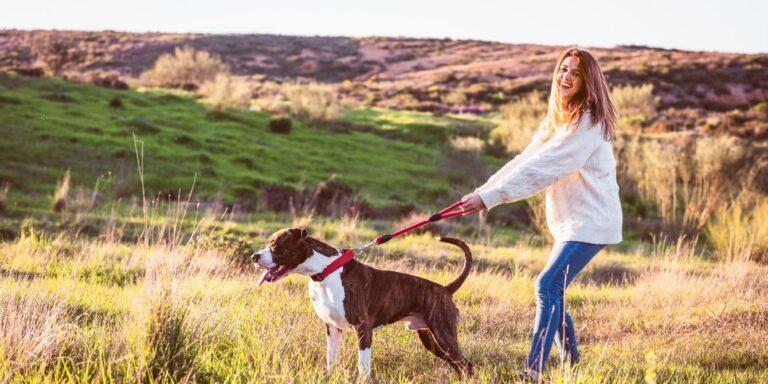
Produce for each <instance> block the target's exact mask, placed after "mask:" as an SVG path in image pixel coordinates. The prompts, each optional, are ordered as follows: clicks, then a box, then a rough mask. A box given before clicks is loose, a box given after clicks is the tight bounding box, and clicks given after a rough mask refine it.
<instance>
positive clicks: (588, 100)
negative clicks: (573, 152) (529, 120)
mask: <svg viewBox="0 0 768 384" xmlns="http://www.w3.org/2000/svg"><path fill="white" fill-rule="evenodd" d="M568 57H573V58H575V59H576V62H577V63H578V64H579V69H580V70H581V73H582V74H583V75H582V76H583V79H584V86H583V87H582V89H581V90H580V91H579V93H578V94H576V95H574V96H573V97H572V98H571V100H569V101H566V100H563V97H562V94H561V93H560V87H559V86H558V84H557V77H558V72H559V70H560V65H561V64H562V63H563V61H565V59H566V58H568ZM588 110H589V111H591V115H592V124H594V125H597V124H602V126H603V137H604V138H605V140H607V141H613V140H614V139H615V138H616V125H617V122H618V115H619V113H618V111H617V109H616V105H615V104H614V103H613V99H612V98H611V92H610V90H609V89H608V83H606V81H605V77H604V76H603V71H602V70H600V65H599V64H597V60H596V59H595V57H594V56H592V54H591V53H589V52H588V51H586V50H583V49H579V48H568V49H566V50H565V52H563V54H562V55H560V59H559V60H558V61H557V65H555V71H554V73H553V75H552V88H551V91H550V93H549V107H548V110H547V117H546V118H545V119H544V121H543V122H542V125H541V129H542V130H543V131H544V137H545V138H546V140H549V139H550V138H551V137H552V136H554V134H555V130H556V129H557V127H559V126H561V125H563V124H566V123H568V124H571V123H578V122H579V121H580V120H581V118H582V117H583V116H584V113H585V112H586V111H588Z"/></svg>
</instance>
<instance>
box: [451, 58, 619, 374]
mask: <svg viewBox="0 0 768 384" xmlns="http://www.w3.org/2000/svg"><path fill="white" fill-rule="evenodd" d="M617 115H618V113H617V111H616V107H615V106H614V104H613V101H612V100H611V96H610V91H609V89H608V85H607V84H606V81H605V77H604V76H603V72H602V71H601V70H600V66H599V65H598V63H597V60H595V58H594V57H593V56H592V54H590V53H589V52H587V51H586V50H583V49H578V48H569V49H567V50H566V51H565V52H564V53H563V54H562V55H561V57H560V59H559V60H558V61H557V65H556V66H555V71H554V74H553V76H552V88H551V92H550V96H549V108H548V111H547V116H546V117H545V119H544V121H543V122H542V123H541V125H540V127H539V129H538V131H537V132H536V134H535V135H534V136H533V139H532V141H531V143H530V144H529V145H528V146H527V147H526V148H525V150H524V151H523V152H522V153H521V154H519V155H518V156H516V157H515V158H514V159H512V160H511V161H510V162H508V163H507V164H506V165H504V167H502V168H501V169H500V170H499V171H498V172H496V174H494V175H493V176H491V178H490V179H488V181H487V182H486V183H485V184H483V185H482V186H481V187H479V188H477V189H476V190H475V192H473V193H471V194H469V195H467V196H464V198H462V201H463V202H464V205H463V210H464V214H465V215H468V214H472V213H475V212H478V211H480V210H483V209H488V210H490V209H492V208H493V207H495V206H497V205H499V204H502V203H511V202H514V201H517V200H521V199H526V198H528V197H531V196H533V195H535V194H537V193H539V192H540V191H542V190H544V191H546V207H547V209H546V212H547V225H548V226H549V230H550V232H551V233H552V235H553V237H554V239H555V245H554V247H553V248H552V252H551V253H550V255H549V260H548V261H547V265H546V266H545V267H544V270H543V271H542V272H541V274H539V277H538V279H537V280H536V303H537V304H536V320H535V324H534V331H533V341H532V343H531V349H530V353H529V355H528V360H527V362H526V365H525V371H524V372H525V373H524V374H525V375H526V376H527V377H528V378H531V379H534V380H538V379H539V376H540V374H541V372H542V371H543V370H544V365H545V363H546V361H547V358H548V357H549V352H550V349H551V348H552V342H553V341H555V342H556V343H557V345H558V348H559V350H560V354H561V356H564V357H568V358H570V362H571V364H574V363H576V362H578V361H579V350H578V348H577V346H576V333H575V329H574V326H573V319H572V318H571V316H570V314H569V313H568V312H567V311H566V309H565V308H564V306H563V303H564V299H563V294H564V292H565V288H566V287H567V286H568V285H569V284H570V283H571V281H573V278H574V277H576V274H578V273H579V272H580V271H581V270H582V269H583V268H584V267H585V266H586V265H587V263H588V262H589V261H590V260H591V259H592V258H593V257H594V256H595V255H596V254H597V253H598V252H599V251H600V250H601V249H602V248H603V247H605V245H607V244H616V243H619V242H621V239H622V236H621V222H622V214H621V205H620V203H619V187H618V184H617V183H616V160H615V159H614V157H613V140H614V137H615V127H616V121H617V118H618V116H617Z"/></svg>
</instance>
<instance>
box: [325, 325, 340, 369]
mask: <svg viewBox="0 0 768 384" xmlns="http://www.w3.org/2000/svg"><path fill="white" fill-rule="evenodd" d="M325 335H326V341H327V342H328V345H327V356H326V366H325V367H326V369H327V370H328V373H330V372H331V371H332V370H333V368H334V367H335V366H337V365H339V353H340V352H341V330H340V329H338V328H336V327H334V326H333V325H330V324H325Z"/></svg>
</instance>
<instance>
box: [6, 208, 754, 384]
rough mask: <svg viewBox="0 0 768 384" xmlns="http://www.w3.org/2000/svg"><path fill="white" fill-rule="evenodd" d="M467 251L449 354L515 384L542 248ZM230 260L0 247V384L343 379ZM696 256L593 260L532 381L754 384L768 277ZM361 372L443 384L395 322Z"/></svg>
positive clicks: (379, 252)
mask: <svg viewBox="0 0 768 384" xmlns="http://www.w3.org/2000/svg"><path fill="white" fill-rule="evenodd" d="M222 225H227V223H226V222H225V223H222ZM308 225H309V227H310V231H311V233H313V234H315V235H316V236H318V237H320V238H324V239H326V240H329V241H333V242H336V244H339V245H349V244H357V243H358V242H362V241H365V240H368V239H369V238H371V237H372V236H373V235H374V234H375V233H376V232H375V231H374V230H373V228H372V227H371V223H368V222H364V221H360V220H358V219H357V218H354V217H347V218H342V219H341V220H340V221H339V220H327V219H309V220H308ZM163 228H165V229H163ZM168 228H170V226H163V225H157V226H156V227H155V230H156V231H168ZM259 231H265V233H266V232H268V231H267V229H266V228H261V229H260V230H259ZM150 237H151V238H153V239H157V238H163V236H157V235H156V234H155V235H153V236H150ZM253 242H254V244H253V245H254V246H260V245H261V244H259V242H260V239H253ZM470 243H471V247H472V249H473V251H474V254H475V258H476V260H477V263H476V266H475V268H474V270H473V272H472V274H471V275H470V278H469V279H468V280H467V282H466V283H465V285H464V286H463V287H462V288H461V289H460V290H459V291H458V292H457V293H456V296H455V299H456V301H457V304H458V306H459V308H460V311H461V313H462V321H461V325H460V342H461V344H462V346H463V348H464V349H465V351H466V353H467V354H468V356H469V357H470V358H471V359H472V360H473V361H474V362H475V363H476V367H477V375H476V377H475V378H473V379H472V380H470V382H477V383H497V382H515V381H517V380H518V379H519V377H518V372H519V371H520V368H521V367H522V364H523V361H524V358H525V356H526V354H527V348H528V343H529V342H530V340H529V339H530V332H531V327H532V321H533V315H534V295H533V284H534V279H535V277H536V274H537V273H538V271H539V270H540V269H541V268H542V267H543V265H544V263H545V261H546V256H547V253H548V249H545V248H537V247H531V246H529V245H526V244H525V243H524V242H519V243H517V244H513V245H503V244H499V243H498V242H492V241H486V240H482V239H476V240H473V241H470ZM230 252H231V250H228V249H227V248H220V247H213V246H211V245H209V244H208V243H205V242H193V243H190V244H189V245H187V246H184V244H182V243H176V244H170V243H168V242H162V241H160V242H150V243H149V244H147V245H145V244H144V243H142V242H139V243H117V242H111V241H106V240H99V239H92V240H87V239H74V238H71V237H69V236H65V235H59V236H54V237H49V236H44V235H40V234H38V233H36V232H34V231H27V233H26V235H25V236H23V237H22V238H20V239H19V240H17V241H14V242H8V243H2V244H0V266H2V276H1V277H0V280H2V284H0V287H2V288H0V323H2V324H3V327H0V329H2V332H0V378H2V380H4V381H5V380H12V381H16V380H23V381H28V380H31V381H58V380H65V381H74V382H94V381H100V382H101V381H117V382H135V381H142V382H222V381H226V382H232V381H237V382H264V381H266V382H318V381H331V382H352V381H354V380H355V370H354V364H355V359H356V354H355V351H356V350H355V347H354V340H353V337H352V336H351V335H347V336H346V337H345V348H344V350H343V359H342V361H343V368H342V369H340V370H338V371H336V372H334V373H332V374H331V375H330V376H326V374H325V372H324V371H323V367H324V358H325V352H324V348H325V345H324V344H325V338H324V329H323V327H322V324H321V322H320V321H319V320H318V319H317V318H316V317H315V315H314V314H313V313H312V310H311V306H310V304H309V301H308V298H307V295H306V283H307V278H306V277H301V276H292V277H289V278H288V279H286V280H285V281H283V282H281V283H278V284H272V285H271V284H267V285H266V286H264V287H262V288H261V289H258V290H257V288H256V284H255V277H256V275H255V274H254V273H253V271H252V270H250V268H249V267H247V266H246V267H244V266H243V265H242V264H238V263H234V262H233V261H232V260H233V258H232V257H231V256H232V255H231V254H230ZM700 252H701V250H700V249H697V248H696V247H695V246H694V243H693V242H690V241H687V240H685V239H680V240H678V241H658V242H656V243H655V244H653V245H642V244H641V245H639V246H637V247H625V248H608V249H607V250H606V251H604V252H603V253H601V254H600V255H599V256H598V257H597V258H596V259H595V261H593V263H592V264H590V266H589V267H588V268H587V269H586V270H585V271H584V272H583V274H582V276H581V277H580V278H579V279H577V281H576V282H575V283H574V284H573V285H572V287H571V288H570V289H569V291H568V298H567V300H568V305H569V306H570V308H571V311H572V313H573V314H574V316H575V321H576V322H577V325H578V327H579V336H580V338H581V345H582V348H583V350H584V358H583V363H582V364H581V365H579V366H578V367H577V368H575V369H574V370H567V371H565V373H564V374H563V373H562V371H561V369H560V367H559V364H558V360H557V359H556V357H555V356H556V352H553V358H552V360H551V362H550V369H549V371H547V373H546V377H547V379H548V380H551V381H552V382H558V381H560V380H564V381H565V382H574V383H593V382H611V383H635V382H639V381H643V380H650V378H653V377H655V378H656V380H657V381H658V382H678V383H684V382H685V383H688V382H750V381H751V382H758V381H764V380H766V379H768V366H766V364H765V361H766V358H768V349H766V347H765V346H766V343H765V339H764V337H765V334H766V331H767V330H768V329H767V328H766V325H765V324H766V321H765V319H766V318H765V316H766V314H767V313H768V280H766V279H763V278H761V276H764V275H765V274H766V272H768V268H766V267H765V266H761V265H758V264H755V263H752V262H748V261H746V262H745V261H738V262H737V261H733V262H730V261H729V262H720V261H710V260H708V259H707V258H706V257H703V256H702V255H701V254H700ZM362 260H364V261H365V262H367V263H370V264H372V265H376V266H378V267H381V268H386V269H394V270H399V271H403V272H408V273H413V274H417V275H419V276H423V277H425V278H428V279H431V280H434V281H437V282H441V283H445V282H448V281H450V280H452V279H453V278H454V275H456V274H457V273H458V271H459V269H460V265H461V262H462V256H461V254H460V252H458V251H457V250H455V249H453V248H452V247H447V246H445V245H444V244H442V243H439V242H437V241H435V240H434V239H433V238H432V237H431V235H428V234H423V235H415V236H408V237H404V238H401V239H396V240H393V241H391V242H390V243H387V244H386V245H385V246H382V247H381V248H378V249H374V250H373V251H372V252H370V253H368V254H366V255H364V256H362ZM373 368H374V375H375V380H376V382H427V381H439V382H448V381H451V380H455V378H453V376H452V373H451V371H450V370H449V369H448V368H447V367H446V366H445V365H444V364H443V363H442V362H441V361H439V360H437V359H436V358H434V357H432V356H431V355H429V354H428V353H426V352H425V351H424V350H423V348H422V347H421V345H420V344H419V342H418V340H417V339H416V338H415V337H414V336H413V335H412V334H411V333H410V332H408V331H406V330H405V329H404V328H403V327H402V326H398V325H394V326H390V327H386V328H384V329H382V330H380V331H378V332H377V333H376V335H375V342H374V348H373Z"/></svg>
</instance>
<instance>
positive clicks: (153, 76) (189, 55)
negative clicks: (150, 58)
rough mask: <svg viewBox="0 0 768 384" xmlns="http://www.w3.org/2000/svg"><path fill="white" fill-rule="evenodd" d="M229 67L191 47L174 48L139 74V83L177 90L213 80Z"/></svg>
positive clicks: (208, 54)
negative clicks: (150, 67)
mask: <svg viewBox="0 0 768 384" xmlns="http://www.w3.org/2000/svg"><path fill="white" fill-rule="evenodd" d="M228 72H229V67H228V66H227V65H226V64H225V63H224V62H223V61H221V59H220V58H219V57H218V56H215V55H211V54H210V53H208V52H206V51H196V50H194V49H193V48H191V47H181V48H176V50H175V51H174V54H173V55H171V54H167V53H166V54H163V55H161V56H160V57H159V58H158V59H157V61H155V65H154V67H152V69H150V70H148V71H145V72H144V73H142V74H141V81H142V82H143V83H145V84H147V85H151V86H161V87H170V88H177V87H183V86H184V85H186V84H194V85H201V84H203V83H205V82H206V81H212V80H215V78H216V75H217V74H219V73H228Z"/></svg>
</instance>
